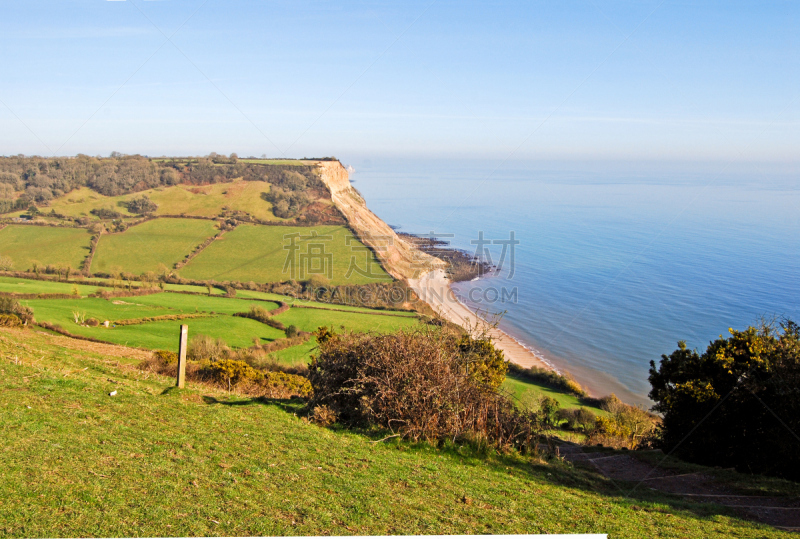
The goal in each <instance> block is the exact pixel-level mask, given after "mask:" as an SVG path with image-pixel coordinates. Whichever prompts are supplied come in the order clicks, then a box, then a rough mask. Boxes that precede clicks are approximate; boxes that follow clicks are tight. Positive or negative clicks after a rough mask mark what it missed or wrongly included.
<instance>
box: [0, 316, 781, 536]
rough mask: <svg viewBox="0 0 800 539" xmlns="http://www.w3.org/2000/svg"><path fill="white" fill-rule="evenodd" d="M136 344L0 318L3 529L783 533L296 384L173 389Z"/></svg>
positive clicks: (87, 532)
mask: <svg viewBox="0 0 800 539" xmlns="http://www.w3.org/2000/svg"><path fill="white" fill-rule="evenodd" d="M142 358H143V353H141V352H138V351H136V350H129V349H121V348H119V347H112V346H105V345H95V344H92V343H82V342H76V341H72V340H69V339H66V338H61V337H52V336H45V335H40V334H36V333H34V332H32V331H30V330H28V331H24V332H23V331H17V330H7V329H2V330H0V370H1V371H2V376H0V432H2V433H3V448H4V451H2V452H0V469H2V470H3V473H2V474H0V500H1V501H2V503H0V535H1V536H5V537H41V536H48V537H76V536H106V537H119V536H145V537H158V536H196V535H214V536H241V535H250V536H253V535H327V534H331V535H349V534H411V533H417V534H430V533H441V534H457V533H476V534H477V533H544V532H558V533H587V532H595V533H609V534H610V535H611V536H612V537H637V538H638V537H710V536H717V537H790V535H789V534H784V533H781V532H777V531H775V530H773V529H770V528H767V527H765V526H761V525H757V524H753V523H750V522H745V521H741V520H739V519H737V518H735V517H734V516H732V515H731V514H730V513H729V512H726V510H724V509H723V508H720V507H718V506H714V505H710V504H695V503H692V502H686V501H682V500H679V499H676V498H672V497H668V496H666V495H663V494H658V493H655V492H651V491H648V492H642V491H637V492H636V493H634V494H633V496H634V497H624V496H623V495H622V494H621V491H620V490H618V489H617V488H616V487H615V486H614V485H613V484H611V483H610V482H608V481H605V480H603V479H602V478H600V477H599V476H597V475H596V474H594V473H591V472H588V471H584V470H580V469H575V468H572V467H570V466H569V465H566V464H562V463H559V462H558V461H554V462H553V463H551V464H547V463H544V462H542V461H537V460H533V459H527V458H522V457H517V456H514V455H506V456H503V455H489V456H474V455H471V454H470V450H469V449H468V448H467V447H463V448H460V449H459V448H453V449H445V450H435V449H433V448H430V447H428V446H423V445H419V446H414V445H411V444H407V443H396V441H395V440H392V441H390V442H389V443H378V444H372V443H369V441H370V438H369V437H368V436H364V435H360V434H356V433H350V432H341V431H336V430H328V429H322V428H319V427H316V426H314V425H310V424H308V423H305V422H304V421H302V420H301V419H300V418H298V417H296V416H295V415H294V412H295V411H296V410H297V407H298V404H296V403H293V402H287V401H261V400H258V399H246V398H242V397H238V396H236V395H228V394H225V393H223V392H220V391H218V390H214V389H209V388H207V387H202V386H198V385H193V384H191V383H190V384H189V385H188V387H187V389H186V390H181V391H179V390H173V389H170V386H171V385H172V384H171V382H172V381H171V380H169V379H167V378H163V377H160V376H154V375H152V374H149V375H148V374H146V373H143V372H141V371H138V370H136V369H133V368H131V365H133V364H135V363H137V362H138V361H141V359H142ZM111 391H117V395H116V396H114V397H110V396H109V393H110V392H111ZM378 436H380V435H378ZM623 486H624V485H623Z"/></svg>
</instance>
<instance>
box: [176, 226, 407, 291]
mask: <svg viewBox="0 0 800 539" xmlns="http://www.w3.org/2000/svg"><path fill="white" fill-rule="evenodd" d="M312 232H316V233H317V235H318V237H323V238H326V237H329V238H330V239H323V240H312V239H300V240H297V242H296V245H297V247H298V249H297V251H295V252H294V253H292V251H291V250H290V249H285V248H284V247H290V246H291V243H292V240H290V239H288V238H287V237H286V236H287V235H291V234H300V235H301V236H302V237H304V238H311V235H312ZM351 235H352V233H351V232H350V231H349V230H347V229H346V228H344V227H341V226H330V225H326V226H318V227H287V226H254V225H240V226H239V227H237V228H236V229H235V230H232V231H231V232H228V233H226V234H225V235H224V236H222V237H221V238H220V239H219V240H217V241H215V242H214V243H213V244H211V245H209V246H208V248H206V249H205V250H204V251H203V252H202V253H200V254H199V255H198V256H197V257H195V258H194V259H192V261H191V262H189V263H188V264H187V265H186V266H184V267H183V268H182V269H181V270H180V275H181V276H182V277H184V278H187V279H197V280H207V279H215V280H218V281H243V282H248V281H254V282H257V283H259V282H260V283H265V282H279V281H288V280H289V279H297V280H305V279H308V278H309V277H310V276H311V273H310V272H308V271H307V269H317V268H318V269H319V270H320V272H323V271H324V272H328V271H329V272H330V275H331V279H330V282H331V284H365V283H370V282H377V281H390V280H391V277H389V275H387V274H386V272H384V271H383V269H382V268H381V267H380V266H379V265H378V263H377V261H376V259H375V255H374V254H373V253H372V251H353V249H352V247H354V246H355V247H359V246H361V243H360V242H358V241H357V240H355V239H354V240H352V245H350V246H348V245H346V244H345V241H346V238H347V237H349V236H351ZM309 245H311V246H312V247H311V248H310V247H309ZM314 245H323V246H324V256H327V255H330V261H329V262H325V261H324V260H325V258H324V256H320V257H314V256H313V253H314V252H313V251H312V249H314V247H313V246H314ZM309 251H311V255H309ZM287 256H289V258H290V259H291V258H294V263H295V266H294V271H292V269H291V268H287V271H286V272H284V271H283V270H284V267H285V262H286V260H287ZM309 256H310V258H309ZM351 257H356V258H355V262H356V264H358V265H359V266H360V267H361V268H362V269H364V270H366V268H367V260H369V261H370V264H371V271H372V273H373V274H374V275H375V276H376V277H377V278H375V279H372V278H368V277H365V276H363V275H359V274H358V273H355V272H353V273H352V275H350V277H349V278H345V274H346V273H347V271H348V268H349V267H350V262H351ZM311 264H313V265H311ZM315 266H316V268H315Z"/></svg>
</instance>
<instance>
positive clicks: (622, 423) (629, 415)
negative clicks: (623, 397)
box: [588, 400, 660, 449]
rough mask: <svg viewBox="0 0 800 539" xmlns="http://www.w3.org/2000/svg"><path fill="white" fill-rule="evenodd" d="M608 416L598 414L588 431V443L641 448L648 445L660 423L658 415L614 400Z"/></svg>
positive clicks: (650, 443)
mask: <svg viewBox="0 0 800 539" xmlns="http://www.w3.org/2000/svg"><path fill="white" fill-rule="evenodd" d="M616 402H617V403H619V404H616V403H614V405H613V408H612V409H613V410H614V411H613V412H612V413H611V415H610V416H607V417H604V416H598V417H597V419H596V420H595V425H594V428H593V429H592V430H591V431H590V432H589V439H588V443H590V444H602V445H605V446H609V447H615V448H625V449H641V448H645V447H650V446H651V445H652V444H653V438H654V436H655V434H656V432H657V429H658V427H659V424H660V420H659V419H658V417H656V416H654V415H653V414H651V413H649V412H647V411H646V410H643V409H642V408H638V407H636V406H630V405H628V404H623V403H621V402H619V401H618V400H617V401H616Z"/></svg>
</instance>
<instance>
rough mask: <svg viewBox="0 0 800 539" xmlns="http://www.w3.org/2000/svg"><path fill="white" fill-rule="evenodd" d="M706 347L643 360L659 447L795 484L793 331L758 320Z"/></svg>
mask: <svg viewBox="0 0 800 539" xmlns="http://www.w3.org/2000/svg"><path fill="white" fill-rule="evenodd" d="M729 331H730V337H728V338H723V337H722V336H720V338H719V339H717V340H715V341H713V342H711V343H710V344H709V345H708V347H707V348H706V350H705V351H704V352H703V353H698V352H697V351H696V350H689V349H688V348H687V347H686V343H685V342H679V343H678V349H677V350H675V351H674V352H672V353H671V354H670V355H669V356H667V355H663V356H661V362H660V364H659V365H658V366H656V364H655V362H651V363H650V384H651V386H652V388H653V389H652V391H651V392H650V398H651V399H653V401H655V403H656V404H655V406H654V407H653V409H654V410H655V411H657V412H660V413H661V414H663V416H664V420H663V428H662V430H661V436H660V443H661V446H662V447H663V448H664V450H665V451H672V452H673V454H675V455H677V456H679V457H681V458H683V459H686V460H690V461H692V462H697V463H700V464H708V465H714V466H722V467H730V466H733V467H736V469H737V470H740V471H743V472H748V473H763V474H769V475H777V476H782V477H786V478H788V479H793V480H800V459H798V458H797V455H798V453H799V452H798V447H800V442H798V439H797V433H799V432H800V326H798V325H797V324H796V323H794V322H792V321H791V320H785V321H784V322H783V323H781V324H780V326H779V327H778V326H776V325H775V324H772V323H762V324H761V325H760V327H748V328H747V329H746V330H744V331H736V330H733V329H731V330H729Z"/></svg>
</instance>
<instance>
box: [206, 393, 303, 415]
mask: <svg viewBox="0 0 800 539" xmlns="http://www.w3.org/2000/svg"><path fill="white" fill-rule="evenodd" d="M203 402H205V403H206V404H221V405H223V406H252V405H254V404H261V405H270V406H277V407H278V408H280V409H282V410H284V411H286V412H289V413H292V414H295V413H297V412H298V411H300V410H301V409H302V408H303V407H304V406H305V401H304V400H303V399H301V398H300V397H292V398H290V399H272V398H268V397H253V398H232V399H230V400H228V399H225V400H220V399H218V398H216V397H212V396H211V395H203Z"/></svg>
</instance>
